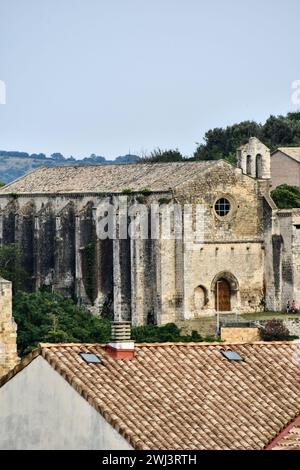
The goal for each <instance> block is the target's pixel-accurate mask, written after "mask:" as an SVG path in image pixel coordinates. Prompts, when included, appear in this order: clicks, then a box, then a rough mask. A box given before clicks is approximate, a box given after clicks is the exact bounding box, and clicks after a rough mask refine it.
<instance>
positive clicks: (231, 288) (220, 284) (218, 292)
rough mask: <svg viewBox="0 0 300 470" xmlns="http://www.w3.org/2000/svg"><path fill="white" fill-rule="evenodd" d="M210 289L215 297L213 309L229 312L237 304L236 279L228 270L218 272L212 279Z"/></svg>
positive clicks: (237, 288)
mask: <svg viewBox="0 0 300 470" xmlns="http://www.w3.org/2000/svg"><path fill="white" fill-rule="evenodd" d="M211 290H212V291H213V294H214V298H215V310H216V311H219V312H231V311H232V310H234V309H235V308H236V307H237V306H238V296H237V293H238V290H239V286H238V281H237V279H236V277H235V276H234V275H233V274H231V273H229V272H222V273H219V274H218V275H217V276H215V278H214V279H213V282H212V286H211Z"/></svg>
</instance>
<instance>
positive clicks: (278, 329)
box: [260, 320, 290, 341]
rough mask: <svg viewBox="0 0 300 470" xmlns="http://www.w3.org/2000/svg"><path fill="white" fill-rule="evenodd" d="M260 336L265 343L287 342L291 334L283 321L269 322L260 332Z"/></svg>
mask: <svg viewBox="0 0 300 470" xmlns="http://www.w3.org/2000/svg"><path fill="white" fill-rule="evenodd" d="M260 336H261V339H262V340H263V341H286V340H288V339H289V337H290V333H289V330H288V329H287V328H286V326H285V325H284V324H283V321H282V320H268V321H267V322H266V323H265V324H264V327H263V328H262V329H261V330H260Z"/></svg>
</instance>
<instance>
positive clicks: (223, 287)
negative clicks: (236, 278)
mask: <svg viewBox="0 0 300 470" xmlns="http://www.w3.org/2000/svg"><path fill="white" fill-rule="evenodd" d="M215 309H216V310H217V312H230V311H231V288H230V284H229V282H228V281H227V279H224V278H221V279H219V280H218V281H217V283H216V288H215Z"/></svg>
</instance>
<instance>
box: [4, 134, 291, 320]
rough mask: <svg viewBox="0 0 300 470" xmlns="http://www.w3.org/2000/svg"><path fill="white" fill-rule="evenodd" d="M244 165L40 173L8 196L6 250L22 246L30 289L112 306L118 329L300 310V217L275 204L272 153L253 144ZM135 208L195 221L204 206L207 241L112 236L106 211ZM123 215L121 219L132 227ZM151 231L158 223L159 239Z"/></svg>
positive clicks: (11, 187) (7, 190)
mask: <svg viewBox="0 0 300 470" xmlns="http://www.w3.org/2000/svg"><path fill="white" fill-rule="evenodd" d="M237 157H238V158H237V160H238V165H237V167H234V166H232V165H230V164H229V163H227V162H226V161H223V160H219V161H205V162H188V161H185V162H178V163H177V162H176V163H157V164H150V163H145V164H132V165H99V166H87V167H80V166H78V167H61V168H40V169H37V170H36V171H33V172H31V173H29V174H27V175H25V176H24V177H22V178H20V179H18V180H16V181H14V182H12V183H11V184H8V185H7V186H5V187H4V188H2V189H1V190H0V242H1V243H2V244H10V243H16V244H18V245H19V246H20V247H21V249H22V252H23V259H24V267H25V269H26V270H27V272H28V280H27V286H26V287H27V289H29V290H34V289H37V288H39V287H40V286H42V285H48V286H51V287H52V288H53V289H55V290H57V291H60V292H62V293H63V294H65V295H68V296H72V297H74V298H76V299H77V300H78V302H79V303H81V304H85V305H88V306H89V307H90V309H91V310H92V311H94V312H101V311H107V310H108V309H109V308H110V307H112V306H113V309H114V317H115V320H131V321H132V323H133V324H136V325H138V324H146V323H157V324H163V323H167V322H173V321H176V320H185V319H192V318H197V317H199V316H201V315H214V314H215V312H216V310H219V311H222V312H238V313H245V312H260V311H263V310H264V309H269V310H282V309H284V308H285V305H286V302H287V300H292V299H294V298H295V300H296V301H297V302H298V303H299V302H300V290H299V289H298V285H299V279H298V278H299V273H300V270H299V268H300V230H299V228H300V212H299V215H298V213H297V210H289V211H280V210H278V209H277V207H276V205H275V204H274V202H273V200H272V199H271V197H270V185H271V174H270V164H271V163H270V151H269V149H268V148H267V147H266V146H265V145H263V144H262V143H261V142H260V141H259V140H258V139H256V138H254V137H253V138H250V140H249V142H248V143H247V144H246V145H244V146H241V147H240V148H239V149H238V151H237ZM125 199H126V201H127V204H128V205H129V206H130V205H133V204H135V205H136V204H138V205H143V206H144V207H145V206H146V207H147V208H150V207H151V206H152V205H153V204H156V205H158V206H159V207H162V206H164V207H166V206H168V205H169V206H170V207H172V204H173V203H176V204H177V205H178V204H179V205H181V206H182V207H183V205H184V204H187V205H189V206H190V207H192V212H191V215H190V221H191V223H192V224H193V223H194V221H195V211H196V208H197V207H198V206H201V207H202V208H203V220H204V224H203V236H202V239H201V240H196V239H195V240H194V239H193V240H192V241H191V240H189V241H187V240H186V239H185V237H184V236H182V237H180V236H179V237H170V238H169V239H165V238H163V237H162V236H161V231H159V233H158V236H156V237H148V239H138V238H134V237H127V238H124V237H123V238H121V237H115V238H113V237H112V238H110V237H108V238H106V239H103V237H102V235H101V233H100V232H101V230H100V228H101V227H102V225H103V219H104V217H105V216H106V215H107V213H106V212H104V211H103V203H104V202H106V203H110V204H111V205H112V206H118V204H119V201H120V200H121V201H123V200H125ZM122 211H123V209H122V206H118V208H117V210H116V213H117V214H118V217H119V219H118V220H120V217H121V216H122V217H123V220H124V218H125V220H126V224H127V223H128V224H129V222H130V220H131V219H130V217H129V215H128V214H127V213H126V214H125V212H124V211H123V212H124V213H122ZM184 220H185V219H184V217H183V224H182V230H183V231H184V224H185V221H184ZM152 222H153V218H152V217H151V216H150V215H149V217H148V231H149V233H150V232H151V224H152ZM126 226H127V225H126ZM115 229H116V233H118V232H119V231H120V227H119V226H118V222H116V227H115ZM160 230H161V227H160Z"/></svg>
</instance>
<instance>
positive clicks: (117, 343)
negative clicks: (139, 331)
mask: <svg viewBox="0 0 300 470" xmlns="http://www.w3.org/2000/svg"><path fill="white" fill-rule="evenodd" d="M106 352H107V353H108V354H109V355H110V356H111V357H112V358H113V359H127V360H131V359H133V358H134V341H132V340H131V322H130V321H119V322H113V323H112V326H111V341H110V342H109V343H108V344H107V345H106Z"/></svg>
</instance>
